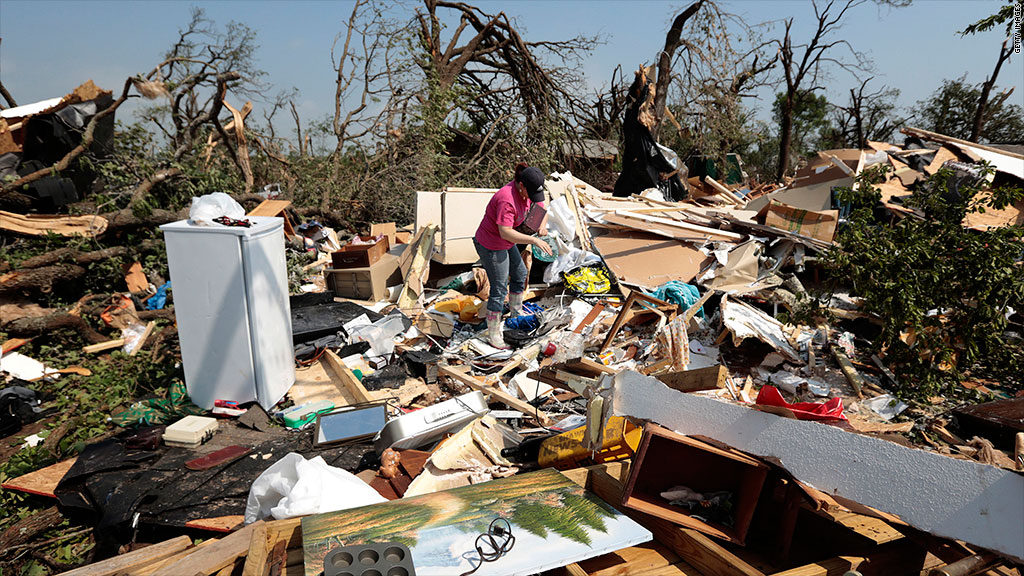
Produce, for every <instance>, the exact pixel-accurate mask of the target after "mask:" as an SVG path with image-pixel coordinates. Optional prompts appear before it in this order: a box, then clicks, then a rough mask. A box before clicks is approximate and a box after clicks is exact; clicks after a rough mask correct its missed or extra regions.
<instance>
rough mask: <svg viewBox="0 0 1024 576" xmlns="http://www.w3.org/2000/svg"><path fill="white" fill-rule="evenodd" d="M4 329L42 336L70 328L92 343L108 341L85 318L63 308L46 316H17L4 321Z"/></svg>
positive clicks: (13, 333) (10, 332)
mask: <svg viewBox="0 0 1024 576" xmlns="http://www.w3.org/2000/svg"><path fill="white" fill-rule="evenodd" d="M2 327H3V330H4V331H5V332H7V333H8V334H10V335H12V336H40V335H42V334H48V333H50V332H53V331H54V330H62V329H69V330H74V331H75V332H77V333H78V334H79V335H80V336H81V337H82V339H84V340H85V341H86V342H88V343H90V344H99V343H100V342H106V341H107V337H106V336H104V335H103V334H100V333H99V332H97V331H95V330H93V329H92V327H90V326H89V325H88V324H86V323H85V320H82V319H81V318H80V317H78V316H74V315H72V314H69V313H67V312H65V311H63V310H55V311H54V312H53V313H52V314H48V315H46V316H35V317H25V318H17V319H15V320H11V321H7V322H4V323H3V325H2Z"/></svg>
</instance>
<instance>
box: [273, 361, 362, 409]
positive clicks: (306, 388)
mask: <svg viewBox="0 0 1024 576" xmlns="http://www.w3.org/2000/svg"><path fill="white" fill-rule="evenodd" d="M288 397H289V398H291V399H292V400H293V401H294V402H295V404H296V405H298V404H305V403H306V402H317V401H320V400H327V401H329V402H333V403H334V405H335V406H347V405H349V404H353V403H355V399H354V398H352V395H351V394H350V393H349V392H348V391H347V390H342V389H341V388H339V387H338V386H337V385H336V384H335V383H334V381H333V380H331V377H330V376H329V375H328V374H327V370H326V369H325V367H324V365H323V364H322V363H321V362H314V363H313V364H312V365H310V366H306V367H304V368H299V369H298V370H296V371H295V384H294V385H292V387H291V389H290V390H288Z"/></svg>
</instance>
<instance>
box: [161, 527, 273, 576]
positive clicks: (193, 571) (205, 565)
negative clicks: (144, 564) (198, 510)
mask: <svg viewBox="0 0 1024 576" xmlns="http://www.w3.org/2000/svg"><path fill="white" fill-rule="evenodd" d="M262 525H263V521H262V520H258V521H256V522H254V523H252V524H250V525H248V526H246V527H245V528H242V529H241V530H239V531H237V532H234V533H232V534H229V535H227V536H225V537H223V538H221V539H220V540H217V542H216V543H215V544H210V545H209V546H206V547H203V548H201V549H197V550H196V551H195V552H194V553H192V554H189V555H188V556H186V557H184V558H182V559H181V560H180V561H178V562H175V563H174V565H173V566H165V567H163V568H161V569H160V570H157V571H156V572H154V573H153V576H182V575H186V574H187V575H189V576H192V575H198V574H203V575H210V574H216V573H217V572H219V571H221V570H223V569H224V568H226V567H227V566H230V565H232V564H234V563H235V560H238V559H239V558H241V557H243V556H245V555H246V553H248V552H249V544H250V543H251V541H252V533H253V532H254V531H255V530H257V529H258V528H259V527H260V526H262Z"/></svg>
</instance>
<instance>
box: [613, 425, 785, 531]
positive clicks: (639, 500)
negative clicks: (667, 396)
mask: <svg viewBox="0 0 1024 576" xmlns="http://www.w3.org/2000/svg"><path fill="white" fill-rule="evenodd" d="M767 475H768V465H767V464H764V463H763V462H760V461H758V460H755V459H754V458H751V457H750V456H747V455H746V454H743V453H741V452H738V451H736V450H732V449H721V448H717V447H715V446H712V445H710V444H707V443H705V442H701V441H699V440H697V439H695V438H691V437H688V436H684V435H682V434H677V433H675V432H673V431H671V430H668V429H665V428H662V427H661V426H658V425H655V424H648V425H647V427H646V428H645V429H644V437H643V440H641V441H640V448H639V449H638V450H637V453H636V457H635V458H634V459H633V466H632V467H631V468H630V471H629V480H628V481H627V482H626V488H625V490H624V491H623V493H622V505H623V506H625V507H626V508H630V509H633V510H639V511H640V512H645V513H647V514H650V515H652V516H657V517H658V518H663V519H665V520H668V521H670V522H674V523H676V524H679V525H680V526H685V527H687V528H693V529H694V530H697V531H699V532H703V533H705V534H710V535H712V536H715V537H717V538H722V539H724V540H728V541H730V542H735V543H737V544H741V545H742V544H743V543H744V540H745V539H746V537H747V530H748V529H749V528H750V520H751V518H753V516H754V508H756V506H757V500H758V497H759V496H760V494H761V487H762V486H763V485H764V481H765V478H766V477H767ZM674 486H686V487H687V488H690V489H691V490H695V491H697V492H700V493H707V492H715V491H719V490H729V491H731V492H732V512H733V525H732V526H731V527H729V526H725V525H722V524H716V523H710V522H704V521H703V520H700V519H698V518H694V517H691V516H690V511H689V510H687V509H686V508H683V507H680V506H673V505H671V504H669V501H668V500H666V499H665V498H662V496H661V493H662V492H664V491H666V490H669V489H670V488H672V487H674Z"/></svg>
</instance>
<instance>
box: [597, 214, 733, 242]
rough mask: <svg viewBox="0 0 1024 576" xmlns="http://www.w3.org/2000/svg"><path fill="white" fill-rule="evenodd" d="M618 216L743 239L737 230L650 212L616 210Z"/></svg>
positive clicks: (729, 238) (705, 233)
mask: <svg viewBox="0 0 1024 576" xmlns="http://www.w3.org/2000/svg"><path fill="white" fill-rule="evenodd" d="M615 214H616V215H617V216H623V217H626V218H634V219H636V220H643V221H644V222H650V223H653V224H661V225H663V226H668V227H670V228H679V229H681V230H686V231H688V232H696V233H697V234H703V235H708V236H718V237H720V238H725V239H727V240H742V239H743V235H742V234H737V233H735V232H729V231H727V230H719V229H717V228H708V227H706V226H698V225H697V224H690V223H689V222H681V221H679V220H671V219H669V218H661V217H659V216H650V215H648V214H637V213H635V212H630V211H628V210H616V211H615Z"/></svg>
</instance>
